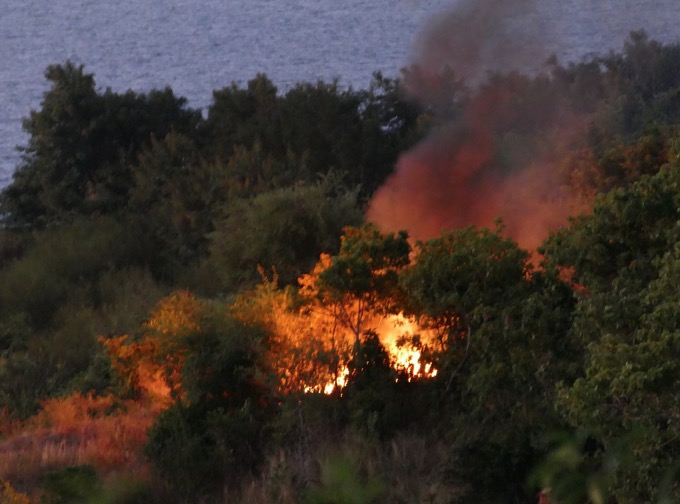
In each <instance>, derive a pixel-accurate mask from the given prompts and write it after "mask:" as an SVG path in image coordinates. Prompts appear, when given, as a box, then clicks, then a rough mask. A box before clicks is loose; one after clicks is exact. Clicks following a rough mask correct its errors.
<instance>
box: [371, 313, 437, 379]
mask: <svg viewBox="0 0 680 504" xmlns="http://www.w3.org/2000/svg"><path fill="white" fill-rule="evenodd" d="M377 333H378V335H379V336H380V341H381V342H382V344H383V345H384V346H385V348H386V349H387V351H388V352H389V354H390V358H391V361H392V366H393V367H394V368H395V369H397V370H405V371H406V372H407V373H408V376H409V381H411V379H413V378H414V377H418V378H434V377H435V376H437V369H436V368H435V367H434V366H433V365H432V363H431V362H423V361H422V360H421V351H420V350H419V349H417V348H414V347H413V345H408V344H407V342H408V340H410V339H413V337H414V336H416V335H419V336H420V337H421V338H424V339H425V340H426V342H427V340H429V339H430V338H431V337H432V334H430V332H429V331H425V330H423V329H421V328H420V327H418V325H417V324H416V323H415V322H413V321H411V320H409V319H408V318H406V317H404V315H403V314H402V313H400V314H399V315H392V316H390V317H388V318H387V319H385V320H383V321H382V323H381V324H380V325H379V326H378V328H377Z"/></svg>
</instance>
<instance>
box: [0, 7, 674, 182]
mask: <svg viewBox="0 0 680 504" xmlns="http://www.w3.org/2000/svg"><path fill="white" fill-rule="evenodd" d="M475 1H476V2H478V5H480V6H483V7H484V8H487V9H493V8H494V6H495V5H499V4H500V2H511V1H515V2H518V3H522V2H525V3H526V2H534V10H535V14H536V15H534V16H532V17H531V18H530V19H527V20H526V23H530V24H533V25H536V24H539V25H541V28H542V29H543V30H542V31H543V32H549V33H552V34H554V35H555V36H554V37H552V38H551V41H552V42H551V43H554V47H551V48H549V49H550V50H551V51H553V52H554V54H555V55H556V56H558V59H559V60H560V61H562V62H568V61H577V60H579V59H581V58H583V57H589V56H592V55H594V54H600V53H605V52H608V51H610V50H618V49H620V48H621V47H622V46H623V41H624V39H625V38H626V35H627V34H628V33H629V32H630V31H631V30H638V29H644V30H645V31H647V33H648V34H649V35H650V37H652V38H655V39H657V40H660V41H663V42H676V41H678V39H679V36H680V1H679V0H638V1H635V0H572V1H569V0H540V1H539V0H369V1H366V0H115V1H114V0H49V1H48V0H3V2H2V8H1V9H0V36H1V38H0V188H1V187H4V186H6V185H7V184H8V183H9V182H10V181H11V176H12V173H13V172H14V170H15V168H16V166H18V164H19V163H20V162H21V155H20V152H19V151H18V150H17V147H19V146H23V145H26V143H27V136H26V134H25V133H24V132H23V131H22V118H24V117H26V116H28V115H29V113H30V111H31V110H37V109H39V108H40V104H41V99H42V96H43V94H44V93H45V92H46V91H47V89H48V83H47V81H46V80H45V78H44V71H45V69H46V67H47V66H48V65H50V64H57V63H64V62H65V61H67V60H71V61H73V62H74V63H76V64H82V65H84V67H85V70H86V71H87V72H88V73H92V74H94V76H95V80H96V83H97V86H98V88H99V89H101V90H104V89H106V88H110V89H112V90H114V91H117V92H124V91H126V90H128V89H133V90H135V91H138V92H146V91H149V90H151V89H157V88H165V87H167V86H170V87H171V88H172V89H173V90H174V92H175V94H177V95H179V96H183V97H185V98H187V100H188V106H190V107H192V108H199V109H201V110H204V111H205V110H206V109H207V107H208V106H209V105H210V103H211V100H212V92H213V90H216V89H221V88H223V87H225V86H228V85H230V84H232V83H236V84H237V85H239V86H243V85H246V84H247V82H248V80H249V79H251V78H253V77H254V76H255V75H256V74H258V73H264V74H266V75H267V76H269V77H270V78H271V79H272V81H273V82H274V83H275V84H276V85H277V86H278V88H279V89H280V90H281V91H282V92H284V91H285V90H286V89H287V88H290V87H291V86H293V85H294V84H295V83H298V82H303V81H304V82H310V81H317V80H324V81H330V80H333V79H337V80H338V81H339V83H340V85H341V86H346V87H350V86H351V87H353V88H354V89H358V88H365V87H367V86H368V85H369V84H370V82H371V78H372V75H373V73H374V72H376V71H380V72H382V73H383V74H385V75H387V76H391V77H396V76H398V75H399V74H400V71H401V69H402V68H404V67H406V66H408V65H410V64H411V63H413V62H414V58H417V57H418V55H419V54H420V55H422V50H423V48H422V47H423V46H422V44H419V41H422V40H424V39H425V38H427V33H428V30H429V29H430V27H431V26H433V24H434V23H437V21H438V20H440V19H442V18H443V17H445V16H446V15H448V14H449V13H451V12H457V10H460V11H461V12H463V11H464V10H465V9H464V7H466V6H467V7H468V8H469V7H470V5H472V4H473V3H474V2H475ZM506 5H507V4H506ZM517 26H519V27H520V28H518V29H522V28H521V26H522V25H521V23H520V24H519V25H517ZM491 35H492V34H490V33H485V32H484V31H483V30H480V32H479V33H476V34H475V36H479V37H482V38H483V37H489V36H491ZM540 43H545V41H541V42H540ZM416 48H417V50H416Z"/></svg>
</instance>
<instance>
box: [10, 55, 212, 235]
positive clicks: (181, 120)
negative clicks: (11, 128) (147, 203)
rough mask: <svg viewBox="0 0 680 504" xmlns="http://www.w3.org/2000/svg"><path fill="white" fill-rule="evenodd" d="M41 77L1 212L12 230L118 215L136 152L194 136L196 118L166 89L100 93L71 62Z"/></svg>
mask: <svg viewBox="0 0 680 504" xmlns="http://www.w3.org/2000/svg"><path fill="white" fill-rule="evenodd" d="M45 77H46V78H47V79H48V81H50V83H51V86H52V87H51V89H50V90H49V91H47V92H46V93H45V95H44V97H43V102H42V108H41V110H39V111H32V112H31V115H30V117H29V118H27V119H26V120H25V122H24V129H25V130H26V132H27V133H28V134H29V143H28V146H27V147H26V148H25V155H24V162H23V164H22V165H20V166H19V168H18V169H17V171H16V172H15V174H14V177H13V181H12V183H11V184H10V186H9V187H7V188H6V189H5V190H4V191H3V198H2V210H3V212H9V221H10V223H13V224H14V225H18V226H26V225H28V226H34V227H36V226H43V225H45V224H49V223H53V222H62V221H64V220H68V219H69V218H70V217H71V216H73V215H93V214H99V213H110V212H115V211H118V210H120V209H121V207H123V206H125V204H126V202H127V192H128V190H129V189H130V186H131V182H132V173H131V171H130V163H131V162H133V161H134V160H135V158H136V156H137V154H138V152H139V151H140V149H141V148H142V147H144V146H146V145H148V144H149V143H150V141H151V139H152V137H154V136H155V137H157V138H163V137H164V136H165V135H166V134H168V133H169V132H170V131H177V132H185V133H187V134H192V132H193V131H194V130H195V128H196V126H197V124H198V120H199V118H200V114H199V113H198V112H195V111H191V110H186V109H185V108H184V104H185V100H184V99H181V98H176V97H175V96H174V95H173V93H172V91H171V90H170V89H165V90H163V91H152V92H150V93H149V94H147V95H143V94H141V95H138V94H136V93H133V92H132V91H128V92H127V93H125V94H122V95H119V94H116V93H113V92H112V91H110V90H107V91H106V92H104V93H103V94H102V93H99V92H98V91H97V90H96V88H95V81H94V77H93V76H92V75H91V74H87V73H85V72H84V70H83V67H82V66H80V67H77V66H75V65H74V64H73V63H71V62H70V61H68V62H66V63H65V64H63V65H51V66H49V67H48V68H47V70H46V72H45Z"/></svg>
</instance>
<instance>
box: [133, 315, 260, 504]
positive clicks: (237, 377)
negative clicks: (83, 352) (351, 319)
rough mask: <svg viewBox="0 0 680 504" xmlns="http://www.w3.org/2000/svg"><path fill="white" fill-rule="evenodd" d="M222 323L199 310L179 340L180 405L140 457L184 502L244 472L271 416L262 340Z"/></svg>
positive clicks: (160, 422) (256, 455) (255, 457)
mask: <svg viewBox="0 0 680 504" xmlns="http://www.w3.org/2000/svg"><path fill="white" fill-rule="evenodd" d="M224 317H225V314H224V312H222V311H219V310H218V311H213V310H211V309H209V308H206V310H205V311H204V312H203V314H202V316H201V321H200V324H199V326H198V328H196V329H195V330H194V331H192V332H190V333H189V334H188V335H186V337H185V348H184V349H183V351H184V352H185V353H186V355H185V362H184V366H183V369H182V389H181V390H182V395H181V400H180V401H179V402H176V403H175V404H174V405H173V406H172V407H171V408H170V409H168V410H167V411H165V412H164V413H162V414H161V416H160V417H159V418H158V419H157V421H156V422H155V423H154V425H153V427H152V428H151V429H150V431H149V440H148V444H147V447H146V452H147V455H148V456H149V458H150V459H151V461H152V463H153V465H154V467H155V468H156V469H157V470H158V471H159V472H160V474H161V475H162V476H163V478H164V480H165V481H167V482H168V484H169V485H170V486H171V487H172V489H173V491H176V492H179V493H180V494H181V495H183V496H184V497H188V496H189V495H193V494H194V493H195V492H197V491H200V492H205V491H212V490H214V489H215V488H217V487H218V486H219V484H220V483H221V482H225V481H227V480H229V479H232V480H233V479H234V478H237V477H239V476H241V475H243V474H246V473H248V472H249V471H252V470H253V469H254V468H255V467H256V465H257V464H258V462H259V461H260V458H261V456H262V449H263V444H264V441H265V439H266V435H267V432H266V425H267V422H268V421H269V418H270V417H271V414H272V412H273V405H272V404H271V403H270V401H271V398H270V397H269V395H268V393H267V390H266V389H265V387H264V386H263V385H262V383H261V382H260V376H262V373H264V372H266V371H265V370H264V369H262V367H261V364H260V363H259V362H258V349H259V348H260V347H261V345H262V344H263V343H264V342H263V340H262V338H263V335H262V334H261V332H260V331H259V330H258V329H257V328H252V327H251V328H249V327H246V326H244V325H242V324H240V323H238V322H236V321H234V320H230V319H225V318H224Z"/></svg>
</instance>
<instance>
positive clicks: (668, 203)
mask: <svg viewBox="0 0 680 504" xmlns="http://www.w3.org/2000/svg"><path fill="white" fill-rule="evenodd" d="M669 157H670V158H671V159H672V160H673V161H672V162H671V163H669V164H668V165H666V166H664V167H662V168H661V169H660V170H659V172H658V173H657V174H656V175H653V176H646V177H643V178H642V179H640V180H639V181H638V182H636V183H634V184H632V185H631V186H630V187H628V188H625V189H617V190H614V191H611V192H609V193H608V194H607V195H605V196H603V197H601V198H600V199H599V200H598V201H597V203H596V205H595V208H594V211H593V214H592V215H590V216H583V217H580V218H578V219H575V220H573V221H572V224H571V227H569V228H566V229H564V230H561V231H560V232H559V233H557V234H556V235H555V236H553V237H552V238H550V239H549V240H547V241H546V243H545V250H546V252H547V253H548V255H549V257H550V258H551V260H553V261H555V262H556V263H557V264H559V265H560V266H562V267H565V268H569V269H570V271H571V272H572V280H573V281H574V282H576V283H578V284H580V290H581V292H582V295H581V297H580V299H579V302H578V305H577V308H576V311H575V318H574V323H573V326H572V334H573V336H572V337H573V338H574V339H575V340H576V341H579V342H581V344H582V345H583V346H584V347H585V348H586V349H587V352H586V355H585V363H584V368H583V370H582V372H581V373H580V376H579V377H578V379H577V380H575V381H574V382H572V383H565V384H564V385H562V387H561V388H560V391H559V396H558V401H557V404H558V406H559V407H560V409H561V410H562V411H564V414H565V418H566V420H568V421H569V423H570V424H571V425H572V426H573V427H577V426H589V427H590V428H591V429H592V430H593V432H595V433H596V435H594V436H595V439H596V441H597V442H598V443H599V445H600V446H601V449H600V450H599V451H596V452H595V453H592V454H591V457H592V458H594V459H595V461H597V460H600V459H602V458H604V457H606V456H607V454H608V453H609V452H610V451H611V450H612V449H613V448H614V446H615V445H616V443H617V442H618V440H620V439H622V438H623V437H624V436H625V434H626V433H628V432H630V431H631V430H632V429H634V428H639V429H641V433H642V434H641V436H640V437H639V438H638V439H637V440H635V441H634V442H633V445H632V452H633V454H634V457H635V463H634V464H632V466H631V467H624V468H620V469H619V470H618V471H617V472H616V479H615V481H614V483H613V484H612V488H610V490H611V493H612V494H613V495H614V496H615V497H616V498H617V499H619V500H620V501H622V502H654V500H655V499H656V498H657V496H658V495H657V489H658V487H659V485H660V483H661V481H662V480H663V479H664V477H665V475H666V474H667V473H666V471H669V470H670V469H671V468H672V465H673V464H674V462H675V461H677V459H678V453H680V452H679V450H680V446H679V445H678V442H677V437H678V436H677V429H676V428H675V427H674V420H673V419H675V418H676V417H677V416H678V411H677V407H676V406H675V402H674V399H672V397H673V396H674V395H675V394H676V388H677V387H676V385H677V382H678V380H679V379H680V374H679V373H678V366H677V363H676V361H677V352H678V336H677V320H676V319H677V317H676V316H675V315H674V308H672V307H673V306H675V300H676V297H677V296H676V295H675V294H674V287H673V282H675V280H674V279H675V275H676V274H677V255H678V253H677V244H678V237H679V236H680V235H679V234H678V228H677V222H678V219H679V218H680V213H679V210H678V208H680V206H679V204H678V203H679V202H680V190H679V188H680V178H679V173H680V172H679V170H678V167H679V166H678V162H677V159H676V156H675V155H671V156H669ZM669 491H670V492H671V496H672V497H673V498H676V499H677V498H678V495H679V494H678V488H677V485H676V486H675V487H673V486H671V488H670V490H669Z"/></svg>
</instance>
